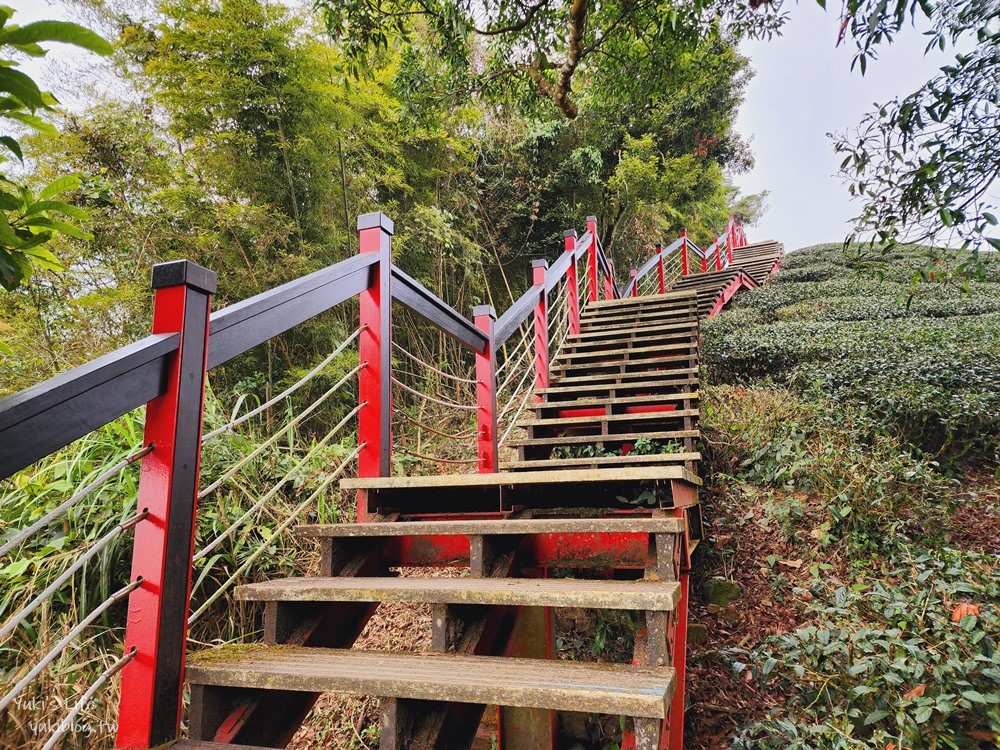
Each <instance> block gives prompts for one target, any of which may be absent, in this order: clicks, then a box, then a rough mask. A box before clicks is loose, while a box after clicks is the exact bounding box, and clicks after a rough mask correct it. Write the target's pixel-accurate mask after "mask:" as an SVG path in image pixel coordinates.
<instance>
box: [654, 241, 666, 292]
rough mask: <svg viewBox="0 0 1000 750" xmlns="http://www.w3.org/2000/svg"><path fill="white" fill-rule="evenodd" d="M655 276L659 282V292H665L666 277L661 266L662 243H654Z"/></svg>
mask: <svg viewBox="0 0 1000 750" xmlns="http://www.w3.org/2000/svg"><path fill="white" fill-rule="evenodd" d="M656 276H657V278H658V280H659V282H660V294H666V292H667V277H666V272H665V270H664V268H663V243H662V242H657V243H656Z"/></svg>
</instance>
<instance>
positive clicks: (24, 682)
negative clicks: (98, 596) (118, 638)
mask: <svg viewBox="0 0 1000 750" xmlns="http://www.w3.org/2000/svg"><path fill="white" fill-rule="evenodd" d="M141 585H142V577H141V576H140V577H139V578H137V579H136V580H134V581H132V583H130V584H128V585H127V586H123V587H122V588H120V589H118V591H116V592H115V593H113V594H112V595H111V596H109V597H108V598H107V599H105V600H104V602H103V603H102V604H100V605H99V606H98V607H97V608H96V609H95V610H94V611H93V612H91V613H90V614H89V615H87V616H86V617H85V618H83V619H82V620H80V622H79V623H77V625H76V627H74V628H73V629H72V630H70V631H69V632H68V633H66V635H64V636H63V637H62V640H60V641H59V643H57V644H56V645H55V646H53V647H52V649H51V650H50V651H49V652H48V653H47V654H46V655H45V656H43V657H42V658H41V660H40V661H39V662H38V664H36V665H35V666H34V667H33V668H32V669H31V671H30V672H28V674H26V675H25V676H24V677H22V678H21V680H20V682H18V683H17V684H16V685H14V687H12V688H11V689H10V690H9V691H8V692H7V694H6V695H5V696H4V697H3V698H2V699H0V712H2V711H3V710H5V709H6V708H7V707H8V706H9V705H10V704H11V703H12V702H13V701H14V698H16V697H17V695H18V693H20V692H21V691H22V690H24V688H26V687H27V686H28V685H30V684H31V682H32V681H33V680H34V679H35V678H36V677H38V675H40V674H41V673H42V670H43V669H45V667H47V666H48V665H49V664H51V663H52V662H53V661H55V659H56V657H57V656H59V654H61V653H62V652H63V651H64V650H65V648H66V647H67V646H68V645H69V644H70V643H72V641H73V639H74V638H76V637H77V636H78V635H80V633H82V632H83V631H84V630H86V629H87V627H89V626H90V625H91V624H92V623H93V622H94V621H95V620H96V619H97V618H98V617H100V616H101V615H102V614H104V612H106V611H107V610H108V609H110V608H111V607H113V606H114V605H115V604H117V603H118V602H120V601H121V600H122V599H124V598H125V597H127V596H128V595H129V594H131V593H132V592H133V591H135V590H136V589H137V588H139V587H140V586H141Z"/></svg>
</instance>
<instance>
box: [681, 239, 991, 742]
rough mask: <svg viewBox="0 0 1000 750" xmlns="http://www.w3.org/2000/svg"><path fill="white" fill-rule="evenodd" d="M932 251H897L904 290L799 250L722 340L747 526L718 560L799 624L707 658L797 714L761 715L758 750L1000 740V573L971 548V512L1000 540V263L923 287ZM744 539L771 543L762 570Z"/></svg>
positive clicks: (710, 417)
mask: <svg viewBox="0 0 1000 750" xmlns="http://www.w3.org/2000/svg"><path fill="white" fill-rule="evenodd" d="M919 253H920V251H919V250H914V249H910V250H909V251H900V252H897V253H896V254H894V255H893V256H890V257H889V258H887V259H886V262H885V263H883V264H882V265H881V268H880V269H879V270H880V275H881V276H882V277H883V279H882V280H880V279H878V278H876V277H874V276H872V275H871V273H870V270H869V275H867V276H865V275H862V276H856V275H854V274H853V272H852V271H851V269H849V268H848V264H847V262H846V261H845V260H844V257H843V255H842V253H841V250H840V248H839V246H819V247H815V248H809V249H806V250H804V251H799V252H796V253H793V254H791V255H790V256H788V257H787V258H786V259H785V261H784V262H783V270H782V271H781V272H780V274H778V275H777V277H775V278H774V279H773V280H771V281H770V282H769V283H768V284H767V285H765V287H763V288H762V289H760V290H756V291H754V292H752V293H750V294H747V295H745V296H743V297H742V298H741V299H739V301H738V302H737V304H736V305H735V306H734V309H733V310H732V311H730V312H726V313H724V314H722V315H720V316H718V318H716V319H713V320H711V321H708V322H707V323H706V324H705V325H704V326H703V339H702V352H703V358H704V360H703V361H704V362H706V363H707V366H708V367H707V369H708V375H709V377H710V378H711V382H712V383H713V384H712V385H709V386H707V387H706V388H704V407H705V408H704V411H703V419H702V430H703V436H704V439H705V443H706V445H705V455H706V457H707V461H708V465H709V467H710V468H711V472H712V480H713V484H714V486H715V488H716V491H717V492H721V499H720V500H719V501H717V502H718V503H719V506H718V507H719V510H718V514H719V515H718V517H719V519H720V522H721V519H725V520H724V523H726V524H728V526H723V527H721V528H720V527H718V526H717V527H716V528H717V530H719V531H720V532H722V533H719V534H717V535H716V536H715V541H714V547H713V548H712V549H710V550H709V551H708V554H707V555H706V556H705V557H703V558H702V560H703V562H702V563H701V564H703V565H704V564H706V563H707V564H708V565H709V566H711V565H716V566H721V570H722V572H726V571H729V572H730V575H734V576H736V575H737V573H736V572H735V571H734V568H735V567H736V566H737V565H742V566H743V567H742V569H741V570H740V571H739V576H742V578H741V580H742V581H743V583H744V586H747V585H751V586H754V590H755V591H760V592H765V595H766V597H767V602H768V604H769V605H770V608H771V609H774V608H775V607H777V608H782V609H783V611H784V612H786V615H785V622H787V623H788V625H787V626H786V627H784V628H782V627H781V625H780V624H777V623H774V622H773V621H770V620H769V622H770V623H771V629H770V631H769V632H771V633H774V635H771V636H769V637H768V636H766V635H765V636H764V637H762V638H760V639H759V640H758V642H753V641H749V642H748V641H747V638H746V637H744V638H743V639H741V640H736V639H735V638H733V639H730V640H729V641H728V642H726V643H722V648H721V650H719V651H716V652H712V653H714V654H715V655H714V656H713V655H712V654H711V653H710V654H709V655H708V656H707V657H706V658H707V659H708V660H709V661H712V660H713V659H720V658H721V663H725V664H727V665H728V669H730V670H731V675H732V677H731V679H732V685H734V686H736V687H735V688H734V689H735V690H737V691H739V690H743V691H744V692H746V693H747V694H748V695H752V696H755V700H756V701H757V702H758V703H762V702H764V701H763V699H762V698H761V697H760V696H765V695H766V696H770V698H769V701H768V702H767V705H768V706H778V707H777V708H767V707H761V708H759V709H756V708H754V707H753V706H751V707H750V708H749V709H747V710H745V711H743V712H742V714H743V716H744V717H745V718H744V720H743V721H742V722H738V723H736V725H735V726H734V727H733V729H732V730H731V732H730V733H729V735H730V737H731V738H732V742H733V745H732V746H733V747H734V748H737V749H738V750H749V748H794V749H796V750H805V749H806V748H809V749H812V748H816V749H817V750H840V749H841V748H844V749H845V750H846V749H847V748H859V749H861V750H890V749H891V750H904V748H905V749H909V750H917V749H918V748H933V749H935V750H937V749H938V748H953V749H961V750H972V749H973V748H986V747H998V746H1000V654H998V651H997V645H998V644H997V636H998V633H1000V561H998V558H997V556H996V555H991V554H988V553H982V552H979V551H975V550H973V549H969V548H966V547H961V546H956V545H955V544H954V543H953V542H952V539H953V538H965V535H963V534H961V533H958V531H960V530H959V529H957V528H956V524H958V523H960V522H962V521H960V520H959V519H964V518H967V517H968V514H969V513H973V514H977V515H980V516H982V517H984V519H985V520H984V525H983V527H982V528H985V529H989V528H1000V519H996V518H994V517H993V516H995V515H996V509H995V507H993V506H986V505H981V506H977V507H969V506H968V503H969V498H970V497H975V496H976V493H974V492H970V485H974V483H975V481H977V480H978V481H987V482H989V481H990V480H989V479H988V477H989V476H990V475H991V474H994V473H995V472H996V467H997V450H998V442H997V441H998V436H1000V326H998V325H997V324H998V323H1000V270H998V266H997V264H995V263H987V274H988V276H987V278H988V281H986V282H979V283H973V284H972V285H971V286H970V288H969V289H968V290H962V289H959V288H954V287H950V286H939V285H934V284H931V285H929V286H927V287H926V288H925V287H923V286H917V287H914V286H912V285H911V283H910V282H911V280H912V273H913V268H914V267H915V266H916V265H918V264H919V260H920V258H919ZM983 490H985V491H988V488H986V487H983ZM708 512H709V514H710V515H709V519H710V521H711V514H712V513H715V512H716V511H715V510H714V509H711V510H710V511H708ZM990 514H993V516H991V515H990ZM991 519H992V520H991ZM991 524H992V526H991ZM751 529H752V531H751ZM731 538H736V539H740V538H742V539H755V540H756V539H763V540H764V543H763V544H760V545H759V548H758V549H756V550H755V551H756V553H757V556H756V557H755V556H754V554H753V553H750V554H749V555H748V554H747V553H746V551H745V548H744V550H743V552H742V556H741V554H738V553H733V552H732V551H731V550H732V549H733V546H734V545H736V544H737V542H735V541H732V542H731V541H729V540H730V539H731ZM737 549H738V548H737ZM772 550H774V551H776V552H772ZM741 561H742V562H741ZM755 581H759V583H754V582H755ZM745 606H746V607H749V608H750V609H751V610H754V611H752V612H751V613H750V615H749V617H750V619H753V618H760V617H761V616H763V617H764V619H765V620H767V616H768V615H769V614H771V613H763V614H761V612H760V608H762V607H764V606H766V605H762V604H760V603H759V602H757V601H753V602H748V603H747V604H746V605H745ZM737 632H739V629H737ZM699 663H700V662H699V657H695V664H696V665H697V664H699ZM748 681H749V683H750V685H748V684H747V683H748ZM751 685H752V686H753V687H752V689H751ZM740 686H745V687H743V688H741V687H740ZM735 700H736V699H735V698H734V701H735ZM699 746H700V745H699Z"/></svg>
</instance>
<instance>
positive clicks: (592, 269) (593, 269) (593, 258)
mask: <svg viewBox="0 0 1000 750" xmlns="http://www.w3.org/2000/svg"><path fill="white" fill-rule="evenodd" d="M587 231H588V232H590V248H589V249H588V250H587V279H588V281H589V282H590V292H589V293H588V295H587V296H588V300H587V301H588V302H597V300H598V299H600V296H599V292H598V286H597V280H598V279H599V278H600V274H599V272H598V270H597V217H596V216H588V217H587Z"/></svg>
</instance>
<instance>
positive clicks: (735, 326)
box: [701, 246, 1000, 464]
mask: <svg viewBox="0 0 1000 750" xmlns="http://www.w3.org/2000/svg"><path fill="white" fill-rule="evenodd" d="M919 252H920V251H919V250H911V251H909V252H908V253H902V252H897V253H893V254H891V255H890V256H888V258H887V260H886V261H885V262H884V263H882V264H881V271H882V276H883V280H882V281H879V280H878V279H877V278H876V277H875V276H874V275H873V274H872V272H868V273H867V275H859V274H858V273H857V272H855V271H854V270H852V269H851V268H850V267H849V265H848V264H847V262H846V260H845V259H844V256H843V254H842V252H841V250H840V249H839V247H838V246H819V247H816V248H807V249H805V250H801V251H798V252H795V253H792V254H791V255H790V256H788V258H787V260H786V262H785V265H784V268H783V270H782V271H781V272H780V273H779V274H778V275H777V276H776V277H775V278H774V279H773V280H772V281H770V282H769V283H768V284H766V285H765V286H764V287H762V288H761V289H758V290H755V291H753V292H752V293H750V294H746V295H743V296H742V297H740V298H738V300H737V303H736V305H735V307H734V310H733V311H731V312H727V313H725V314H723V315H720V316H718V317H717V318H715V319H713V320H710V321H708V322H706V324H705V325H704V327H703V338H702V349H701V351H702V356H703V361H704V362H705V364H706V366H707V373H708V375H709V376H710V378H711V379H712V381H713V382H716V383H748V382H752V381H753V380H755V379H759V378H770V379H772V380H773V381H775V382H777V383H780V384H782V385H785V386H788V387H790V388H792V389H793V390H794V391H795V392H796V393H800V394H809V393H813V394H817V395H819V396H822V397H823V398H825V399H829V400H830V401H831V402H832V403H833V404H834V408H847V407H852V408H854V409H856V410H858V412H859V413H860V414H862V415H864V416H865V417H866V418H868V419H870V420H871V422H872V424H873V425H874V426H875V427H876V428H880V429H885V430H887V431H888V432H890V433H891V434H894V435H897V436H899V437H900V438H901V439H902V440H904V441H905V442H906V443H908V444H909V445H910V446H911V447H912V448H914V449H916V450H917V451H918V452H924V453H928V454H931V455H933V456H934V457H935V458H937V459H938V460H939V461H941V462H942V463H944V464H951V463H954V462H956V461H960V460H970V459H977V460H986V461H990V462H993V463H995V462H996V460H997V452H998V442H997V441H998V435H1000V283H998V282H997V281H993V280H991V281H989V282H983V283H973V284H971V285H970V287H969V289H968V291H965V290H963V289H961V288H959V287H956V286H946V285H940V284H937V285H936V284H929V285H922V286H920V287H917V288H914V287H912V286H911V284H910V279H911V277H912V269H913V268H915V267H917V265H918V257H919ZM996 267H1000V264H998V263H995V262H994V263H987V270H988V272H989V273H990V274H992V275H990V276H989V278H991V279H994V278H996V277H997V274H996V273H994V271H996V270H997V269H996Z"/></svg>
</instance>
